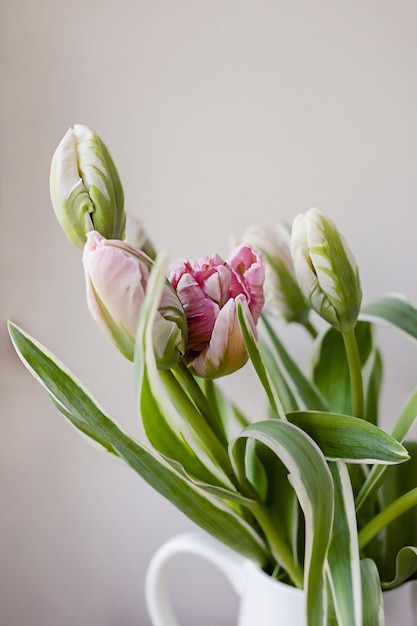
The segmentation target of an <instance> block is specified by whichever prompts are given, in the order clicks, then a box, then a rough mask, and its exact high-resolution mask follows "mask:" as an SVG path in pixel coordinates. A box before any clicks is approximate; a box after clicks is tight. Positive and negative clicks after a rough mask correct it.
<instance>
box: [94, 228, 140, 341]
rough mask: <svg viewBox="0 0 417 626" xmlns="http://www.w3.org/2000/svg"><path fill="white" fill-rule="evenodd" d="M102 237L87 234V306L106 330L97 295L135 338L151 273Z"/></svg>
mask: <svg viewBox="0 0 417 626" xmlns="http://www.w3.org/2000/svg"><path fill="white" fill-rule="evenodd" d="M100 237H101V236H100V235H99V234H98V233H94V234H93V233H88V236H87V243H86V246H85V248H84V254H83V263H84V269H85V274H86V285H87V303H88V306H89V309H90V311H91V314H92V315H93V317H94V318H95V320H96V321H97V323H98V324H99V325H100V326H101V327H102V328H103V327H105V326H106V322H105V321H103V319H102V315H101V312H100V308H99V306H98V304H97V301H96V295H97V296H98V297H99V299H100V300H101V301H102V302H103V303H105V306H106V309H107V311H108V313H109V315H110V316H111V318H112V319H113V320H114V322H115V324H118V325H121V326H122V327H123V328H124V329H125V330H126V331H127V332H128V333H129V334H130V335H131V336H132V338H133V337H134V336H135V334H136V326H137V320H138V315H139V311H140V307H141V305H142V302H143V299H144V296H145V289H144V286H145V284H146V281H147V277H148V270H147V268H146V266H145V265H143V264H140V263H139V262H138V261H137V259H135V258H134V257H132V256H131V255H130V254H129V253H128V252H125V251H124V250H123V249H122V248H116V247H114V246H112V245H108V241H107V240H106V239H104V238H103V237H101V239H100ZM103 330H105V328H103Z"/></svg>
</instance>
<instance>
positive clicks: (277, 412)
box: [237, 302, 285, 420]
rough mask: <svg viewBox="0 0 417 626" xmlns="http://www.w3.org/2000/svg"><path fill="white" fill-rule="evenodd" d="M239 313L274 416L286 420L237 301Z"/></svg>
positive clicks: (253, 361)
mask: <svg viewBox="0 0 417 626" xmlns="http://www.w3.org/2000/svg"><path fill="white" fill-rule="evenodd" d="M237 315H238V319H239V324H240V328H241V331H242V335H243V338H244V340H245V344H246V348H247V351H248V353H249V358H250V360H251V361H252V365H253V367H254V368H255V371H256V373H257V375H258V378H259V380H260V381H261V383H262V386H263V388H264V390H265V393H266V395H267V398H268V400H269V403H270V406H271V410H272V412H273V415H274V417H279V418H281V419H284V420H285V412H284V409H283V407H282V404H281V400H280V398H279V397H278V394H277V393H276V389H275V388H274V387H272V386H271V383H270V380H269V376H268V374H267V371H266V369H265V365H264V362H263V360H262V357H261V354H260V352H259V349H258V346H257V345H256V341H255V337H254V336H253V332H252V329H251V328H250V326H249V324H248V322H247V320H246V318H245V315H244V313H243V309H242V305H241V303H240V302H238V303H237Z"/></svg>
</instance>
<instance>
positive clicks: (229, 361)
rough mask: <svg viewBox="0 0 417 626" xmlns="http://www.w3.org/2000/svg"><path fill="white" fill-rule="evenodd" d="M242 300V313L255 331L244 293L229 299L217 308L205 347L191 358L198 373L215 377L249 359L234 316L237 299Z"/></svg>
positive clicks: (232, 369)
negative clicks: (208, 341)
mask: <svg viewBox="0 0 417 626" xmlns="http://www.w3.org/2000/svg"><path fill="white" fill-rule="evenodd" d="M238 301H240V302H241V303H242V308H243V311H244V314H245V316H246V318H247V320H248V322H249V324H250V327H251V328H252V330H253V332H254V334H255V335H256V329H255V325H254V322H253V318H252V315H251V313H250V311H249V307H248V304H247V302H246V299H245V297H244V296H242V295H240V296H238V297H237V298H235V299H231V300H229V301H228V302H227V304H225V306H224V307H223V308H222V309H221V310H220V312H219V315H218V316H217V319H216V322H215V324H214V328H213V333H212V336H211V339H210V343H209V345H208V347H207V348H206V349H205V350H204V351H203V352H202V353H201V354H200V355H199V356H198V357H197V358H196V359H194V361H193V362H192V369H193V370H194V371H195V372H196V374H198V375H199V376H203V377H205V378H217V377H219V376H225V375H227V374H231V373H232V372H234V371H236V370H238V369H240V368H241V367H242V366H243V365H244V364H245V363H246V361H247V360H248V354H247V350H246V345H245V341H244V339H243V335H242V331H241V329H240V324H239V320H238V316H237V302H238Z"/></svg>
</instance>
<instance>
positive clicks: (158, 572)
mask: <svg viewBox="0 0 417 626" xmlns="http://www.w3.org/2000/svg"><path fill="white" fill-rule="evenodd" d="M177 554H193V555H196V556H199V557H202V558H204V559H206V560H207V561H209V562H210V563H212V564H213V565H215V566H217V567H218V568H219V570H220V571H221V572H222V573H223V574H224V575H225V576H226V578H227V579H228V580H229V581H230V583H231V584H232V587H233V589H234V590H235V591H236V593H237V594H238V595H240V593H241V591H242V588H243V581H244V578H245V571H246V568H245V567H244V565H245V563H246V559H245V558H244V557H243V556H241V555H240V554H238V553H237V552H234V551H233V550H232V549H231V548H228V547H227V546H225V545H224V544H222V543H220V542H219V541H217V540H216V539H214V538H213V537H211V536H210V535H198V534H196V533H185V534H181V535H177V536H175V537H173V538H172V539H169V540H168V541H167V542H166V543H164V544H163V545H162V546H161V547H160V548H159V549H158V550H157V552H156V553H155V554H154V556H153V557H152V559H151V562H150V564H149V567H148V570H147V574H146V581H145V596H146V605H147V608H148V612H149V615H150V618H151V621H152V624H153V626H180V625H179V622H178V621H177V619H176V617H175V614H174V611H173V607H172V603H171V599H170V595H169V590H168V578H167V567H166V566H167V564H168V562H169V561H170V560H171V559H172V558H173V557H174V556H175V555H177Z"/></svg>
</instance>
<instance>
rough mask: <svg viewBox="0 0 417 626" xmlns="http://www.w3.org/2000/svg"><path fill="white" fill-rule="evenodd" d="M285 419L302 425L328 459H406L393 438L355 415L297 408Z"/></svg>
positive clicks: (362, 460) (390, 461) (378, 461)
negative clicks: (299, 409)
mask: <svg viewBox="0 0 417 626" xmlns="http://www.w3.org/2000/svg"><path fill="white" fill-rule="evenodd" d="M287 419H288V420H289V421H290V422H291V423H292V424H296V425H297V426H299V428H302V430H304V431H305V432H306V433H308V434H309V435H310V437H312V439H314V441H316V443H317V444H318V445H319V447H320V448H321V450H322V451H323V454H324V455H325V456H326V457H327V458H328V459H331V460H343V461H345V462H349V463H384V464H387V463H402V462H404V461H407V459H408V458H409V456H408V453H407V450H406V449H405V448H404V446H402V445H401V444H400V443H398V441H396V440H395V439H394V438H393V437H391V436H390V435H388V434H387V433H386V432H385V431H383V430H382V429H381V428H378V427H377V426H374V425H373V424H369V423H368V422H365V420H362V419H360V418H358V417H351V416H350V415H339V414H338V413H324V412H322V411H297V412H295V413H287Z"/></svg>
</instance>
